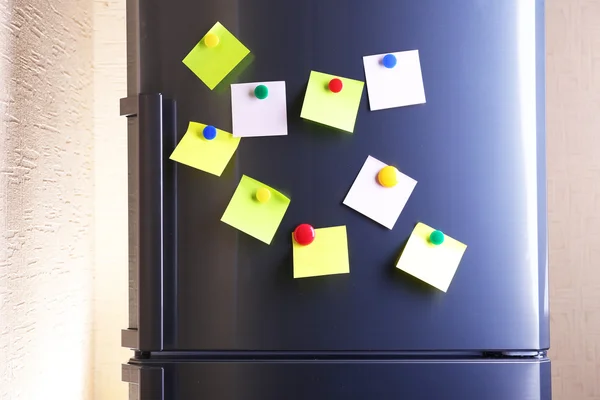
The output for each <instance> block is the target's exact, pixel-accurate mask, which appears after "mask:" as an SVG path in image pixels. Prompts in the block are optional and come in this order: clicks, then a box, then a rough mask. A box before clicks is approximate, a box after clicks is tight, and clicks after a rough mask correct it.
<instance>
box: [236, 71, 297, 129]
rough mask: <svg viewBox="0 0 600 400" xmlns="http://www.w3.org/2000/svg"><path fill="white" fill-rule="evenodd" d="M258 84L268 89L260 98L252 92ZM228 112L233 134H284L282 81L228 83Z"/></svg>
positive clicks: (284, 107)
mask: <svg viewBox="0 0 600 400" xmlns="http://www.w3.org/2000/svg"><path fill="white" fill-rule="evenodd" d="M259 85H265V86H266V87H267V89H268V90H269V92H268V95H267V97H266V98H265V99H262V100H261V99H259V98H257V97H256V95H255V94H254V89H256V87H257V86H259ZM231 114H232V119H233V136H234V137H256V136H280V135H287V132H288V131H287V105H286V97H285V82H284V81H277V82H252V83H238V84H233V85H231Z"/></svg>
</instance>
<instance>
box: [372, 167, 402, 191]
mask: <svg viewBox="0 0 600 400" xmlns="http://www.w3.org/2000/svg"><path fill="white" fill-rule="evenodd" d="M398 174H399V171H398V170H397V169H396V167H392V166H391V165H388V166H387V167H383V168H381V169H380V170H379V173H378V174H377V182H379V184H380V185H381V186H383V187H386V188H391V187H394V186H396V185H397V184H398Z"/></svg>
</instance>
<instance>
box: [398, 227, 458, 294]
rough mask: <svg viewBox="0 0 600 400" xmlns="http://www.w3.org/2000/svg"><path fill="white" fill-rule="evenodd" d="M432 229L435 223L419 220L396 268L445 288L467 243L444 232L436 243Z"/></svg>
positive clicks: (432, 284)
mask: <svg viewBox="0 0 600 400" xmlns="http://www.w3.org/2000/svg"><path fill="white" fill-rule="evenodd" d="M433 231H434V229H433V228H432V227H430V226H427V225H425V224H423V223H421V222H419V223H418V224H417V226H416V227H415V229H414V230H413V232H412V234H411V235H410V238H409V239H408V242H407V243H406V246H404V251H402V255H401V256H400V259H399V260H398V264H396V268H398V269H401V270H402V271H404V272H406V273H408V274H411V275H412V276H414V277H416V278H418V279H420V280H422V281H423V282H427V283H428V284H430V285H431V286H433V287H436V288H438V289H439V290H441V291H442V292H446V291H448V287H449V286H450V283H451V282H452V279H453V278H454V275H455V274H456V270H457V269H458V265H459V264H460V260H461V259H462V256H463V254H464V253H465V250H466V249H467V245H466V244H464V243H461V242H459V241H458V240H456V239H453V238H451V237H450V236H448V235H444V242H443V243H442V244H440V245H437V246H436V245H434V244H432V243H431V242H430V241H429V235H430V234H431V232H433Z"/></svg>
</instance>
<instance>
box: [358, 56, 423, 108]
mask: <svg viewBox="0 0 600 400" xmlns="http://www.w3.org/2000/svg"><path fill="white" fill-rule="evenodd" d="M387 54H393V55H394V56H395V57H396V65H395V66H394V67H393V68H386V67H385V66H384V65H383V57H385V56H386V55H387ZM363 64H364V67H365V76H366V80H367V93H368V95H369V105H370V107H371V111H375V110H384V109H386V108H394V107H404V106H411V105H414V104H423V103H425V88H424V87H423V76H422V75H421V61H420V60H419V51H418V50H411V51H399V52H396V53H385V54H376V55H372V56H364V57H363Z"/></svg>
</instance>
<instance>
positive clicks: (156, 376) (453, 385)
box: [123, 360, 552, 400]
mask: <svg viewBox="0 0 600 400" xmlns="http://www.w3.org/2000/svg"><path fill="white" fill-rule="evenodd" d="M123 380H124V381H126V382H130V383H131V390H130V393H132V394H135V395H137V399H138V400H163V399H169V400H180V399H181V400H183V399H220V400H259V399H260V400H270V399H273V400H280V399H286V400H306V399H312V400H333V399H344V400H364V399H377V400H387V399H390V400H392V399H407V400H432V399H444V400H464V399H485V400H551V398H552V396H551V392H550V386H551V385H550V362H549V361H548V360H540V361H511V362H508V361H507V362H485V361H460V362H458V361H449V360H448V361H439V360H430V361H390V362H385V361H377V362H364V361H362V362H358V361H339V362H326V361H306V362H297V361H296V362H291V361H290V362H284V361H281V362H233V361H230V362H218V361H212V362H211V361H207V362H179V363H154V364H153V365H152V366H143V367H140V366H139V365H132V364H128V365H124V366H123Z"/></svg>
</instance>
